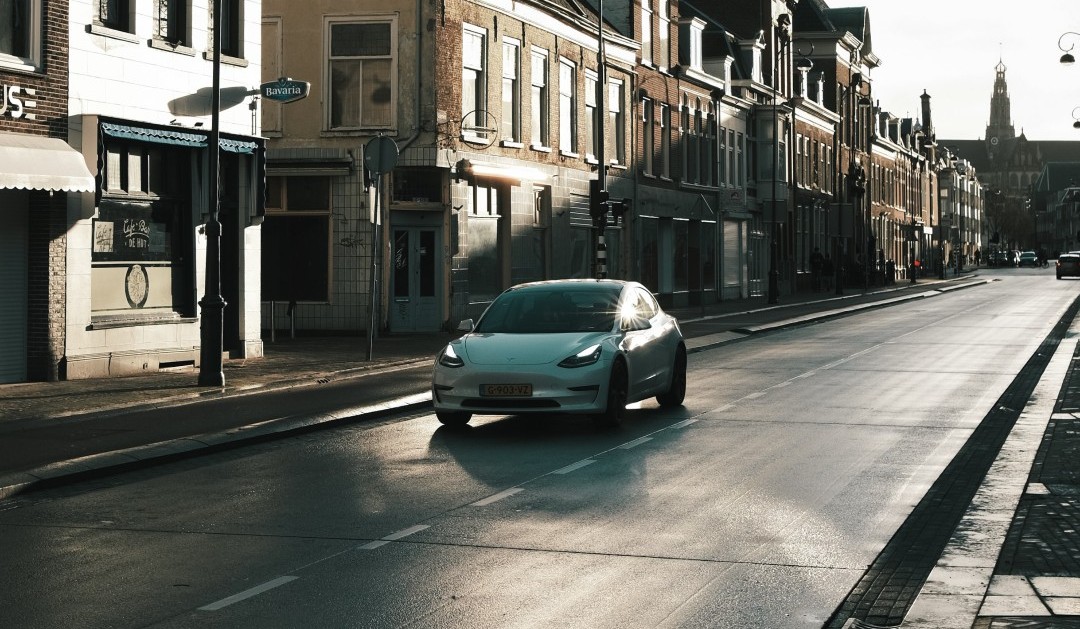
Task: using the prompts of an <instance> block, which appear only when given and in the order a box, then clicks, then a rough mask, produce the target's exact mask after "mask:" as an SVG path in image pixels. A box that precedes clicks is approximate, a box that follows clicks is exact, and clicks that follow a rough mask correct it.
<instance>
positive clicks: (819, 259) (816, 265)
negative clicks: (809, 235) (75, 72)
mask: <svg viewBox="0 0 1080 629" xmlns="http://www.w3.org/2000/svg"><path fill="white" fill-rule="evenodd" d="M824 265H825V256H823V255H821V249H819V248H818V247H814V252H813V253H811V254H810V285H811V287H812V288H813V289H814V292H815V293H816V292H818V291H820V290H821V272H822V267H823V266H824Z"/></svg>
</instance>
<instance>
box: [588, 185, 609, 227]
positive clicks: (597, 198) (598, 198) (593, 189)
mask: <svg viewBox="0 0 1080 629" xmlns="http://www.w3.org/2000/svg"><path fill="white" fill-rule="evenodd" d="M609 198H610V195H609V194H608V191H607V190H601V189H600V180H598V179H593V180H591V181H589V215H590V216H592V218H593V220H594V221H599V220H601V219H605V220H606V218H607V212H608V199H609Z"/></svg>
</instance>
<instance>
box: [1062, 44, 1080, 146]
mask: <svg viewBox="0 0 1080 629" xmlns="http://www.w3.org/2000/svg"><path fill="white" fill-rule="evenodd" d="M1066 39H1073V40H1080V33H1077V32H1075V31H1065V32H1064V33H1062V34H1061V37H1058V48H1059V49H1060V50H1061V51H1062V53H1064V54H1062V55H1061V59H1060V60H1059V61H1061V64H1062V65H1067V66H1071V65H1072V64H1074V63H1076V57H1074V56H1073V54H1072V49H1073V48H1075V47H1076V44H1075V43H1071V44H1069V47H1068V48H1066V47H1065V43H1064V42H1065V40H1066ZM1077 112H1080V107H1076V108H1074V109H1073V110H1072V117H1073V129H1080V115H1078V114H1077Z"/></svg>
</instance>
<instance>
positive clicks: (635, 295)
mask: <svg viewBox="0 0 1080 629" xmlns="http://www.w3.org/2000/svg"><path fill="white" fill-rule="evenodd" d="M626 299H627V302H626V303H627V308H626V309H624V310H623V312H633V314H634V317H635V318H636V319H639V320H646V321H648V322H649V327H647V328H645V329H643V330H628V331H627V332H626V336H625V337H624V338H623V347H624V350H625V352H626V356H627V363H628V365H629V372H630V397H631V398H633V399H635V400H640V399H644V398H646V397H649V396H650V395H653V394H655V393H656V392H657V391H659V390H661V388H662V387H663V386H664V384H665V383H666V377H665V376H666V370H667V364H668V362H670V361H669V359H668V357H667V353H668V352H667V348H665V347H664V344H663V342H662V341H663V339H662V333H663V329H662V327H661V325H660V324H661V323H662V322H661V321H659V320H660V319H661V318H662V315H661V314H660V309H659V307H658V306H657V305H656V300H655V299H653V297H652V295H650V294H649V293H648V292H647V291H645V290H643V289H641V288H639V287H636V286H635V287H631V288H630V289H629V290H628V291H627V295H626Z"/></svg>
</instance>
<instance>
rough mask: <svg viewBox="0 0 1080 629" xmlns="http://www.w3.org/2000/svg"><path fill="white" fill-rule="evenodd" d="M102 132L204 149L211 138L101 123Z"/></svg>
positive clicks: (187, 133)
mask: <svg viewBox="0 0 1080 629" xmlns="http://www.w3.org/2000/svg"><path fill="white" fill-rule="evenodd" d="M101 130H102V131H103V132H104V133H105V135H109V136H112V137H114V138H122V139H125V140H138V141H140V142H153V143H155V144H172V145H174V146H191V147H195V148H202V147H204V146H206V144H207V142H206V141H207V139H208V138H209V136H208V135H207V134H205V133H189V132H186V131H173V130H171V129H153V128H149V127H135V126H131V125H123V124H113V123H111V122H103V123H101Z"/></svg>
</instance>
